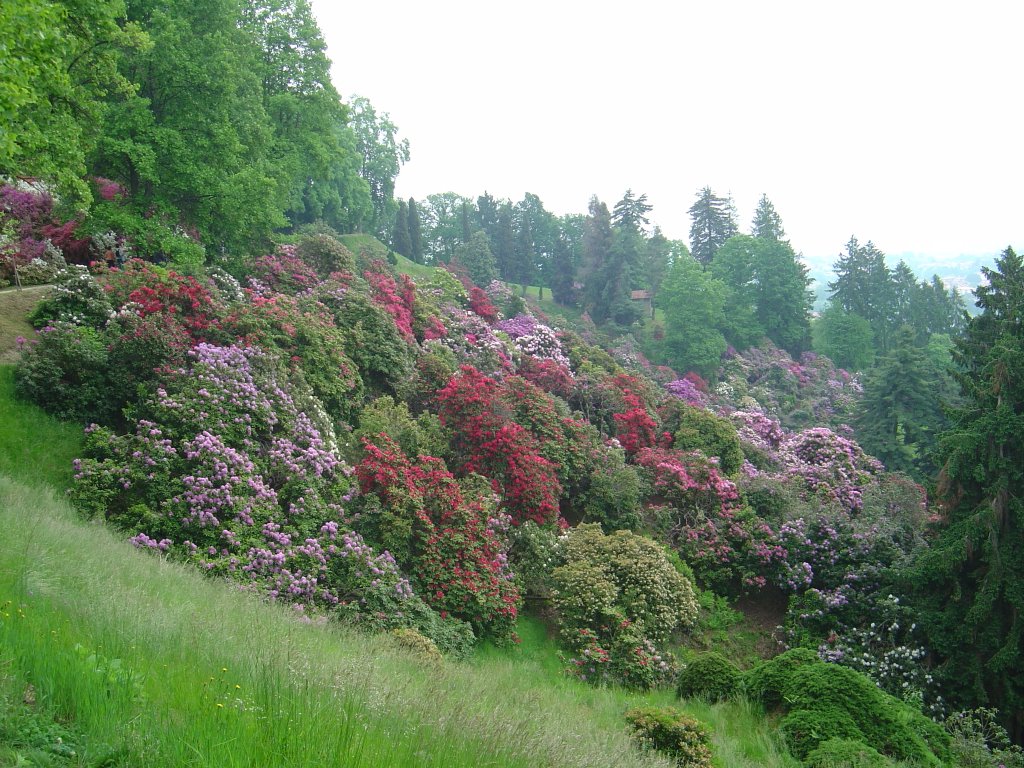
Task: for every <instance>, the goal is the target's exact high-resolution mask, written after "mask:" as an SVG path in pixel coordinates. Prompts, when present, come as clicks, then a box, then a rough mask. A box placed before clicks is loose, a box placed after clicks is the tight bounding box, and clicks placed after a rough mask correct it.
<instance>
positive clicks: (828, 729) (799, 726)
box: [780, 709, 864, 760]
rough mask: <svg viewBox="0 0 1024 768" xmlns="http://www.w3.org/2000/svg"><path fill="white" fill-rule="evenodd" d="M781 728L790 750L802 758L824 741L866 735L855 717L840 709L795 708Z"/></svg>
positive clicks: (853, 738) (848, 739)
mask: <svg viewBox="0 0 1024 768" xmlns="http://www.w3.org/2000/svg"><path fill="white" fill-rule="evenodd" d="M780 729H781V730H782V734H783V736H784V737H785V739H786V745H787V746H788V747H789V751H790V752H792V753H793V754H794V755H795V756H796V757H798V758H800V759H801V760H806V759H807V757H808V755H809V754H810V752H811V750H813V749H815V748H816V747H817V746H818V745H819V744H821V743H823V742H825V741H831V740H844V741H857V742H861V741H862V740H863V738H864V734H862V733H861V731H860V729H859V728H858V727H857V724H856V723H855V722H854V720H853V718H852V717H850V715H849V713H847V712H845V711H843V710H841V709H829V710H826V711H821V710H817V709H813V710H809V709H797V710H793V711H792V712H790V713H789V714H788V715H786V716H785V717H784V718H783V719H782V722H781V723H780Z"/></svg>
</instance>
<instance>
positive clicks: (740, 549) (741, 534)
mask: <svg viewBox="0 0 1024 768" xmlns="http://www.w3.org/2000/svg"><path fill="white" fill-rule="evenodd" d="M636 461H637V463H638V464H639V465H640V466H641V467H643V468H644V469H645V470H646V471H647V476H648V482H649V483H650V487H651V488H652V492H653V493H652V499H653V500H655V501H656V502H658V503H660V506H655V507H654V508H653V509H652V510H651V513H652V516H653V517H654V520H655V524H656V526H657V527H658V528H660V529H661V532H662V535H663V536H665V537H666V538H668V540H669V541H670V542H672V544H673V545H674V546H675V547H677V548H678V549H679V552H680V554H681V555H682V556H683V559H684V560H685V561H686V562H687V563H689V564H690V565H691V567H693V569H694V572H695V573H696V574H697V577H698V578H699V579H700V580H701V581H702V582H703V583H704V584H705V585H708V586H714V587H715V588H716V589H719V590H722V591H726V592H735V591H737V590H739V591H743V590H750V589H759V588H761V587H764V586H765V585H766V584H767V583H768V581H769V576H771V574H772V573H773V571H774V569H775V568H776V567H777V564H778V563H779V562H780V561H782V560H783V559H784V558H785V556H786V552H785V550H784V549H783V548H782V547H780V546H779V545H778V544H777V543H776V542H775V541H774V531H773V530H772V527H771V526H770V525H769V524H768V523H767V522H766V521H764V520H762V519H761V518H759V517H757V515H756V514H755V513H754V512H753V511H752V510H751V509H750V508H749V507H747V506H745V505H743V504H742V503H741V501H740V495H739V490H738V489H737V487H736V485H735V483H733V482H732V481H731V480H730V479H728V478H727V477H724V476H723V475H722V474H721V473H720V472H719V471H718V468H717V467H715V465H714V464H712V463H711V462H709V461H708V460H707V459H706V458H704V457H703V456H701V455H700V454H698V453H689V454H687V453H682V452H680V451H671V450H664V449H645V450H643V451H641V452H640V453H638V454H637V457H636Z"/></svg>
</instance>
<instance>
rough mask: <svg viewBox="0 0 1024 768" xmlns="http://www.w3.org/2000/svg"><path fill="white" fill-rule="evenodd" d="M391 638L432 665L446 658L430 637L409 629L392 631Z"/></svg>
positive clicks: (403, 628)
mask: <svg viewBox="0 0 1024 768" xmlns="http://www.w3.org/2000/svg"><path fill="white" fill-rule="evenodd" d="M391 637H393V638H394V639H395V642H396V643H398V645H399V646H400V647H401V648H404V649H405V650H407V651H409V652H410V653H412V654H413V655H414V656H417V657H418V658H419V659H421V660H422V661H425V662H428V663H430V664H439V663H440V662H441V661H442V660H443V659H444V656H442V655H441V651H440V650H439V649H438V647H437V643H435V642H434V641H433V640H431V639H430V638H429V637H426V636H425V635H423V634H421V633H420V632H417V631H416V630H415V629H410V628H409V627H399V628H398V629H393V630H391Z"/></svg>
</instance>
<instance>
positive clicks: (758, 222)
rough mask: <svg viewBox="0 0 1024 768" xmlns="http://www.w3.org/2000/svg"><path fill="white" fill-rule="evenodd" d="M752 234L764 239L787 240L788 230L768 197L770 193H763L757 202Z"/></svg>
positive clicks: (751, 226)
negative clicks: (783, 225)
mask: <svg viewBox="0 0 1024 768" xmlns="http://www.w3.org/2000/svg"><path fill="white" fill-rule="evenodd" d="M750 234H752V235H753V236H754V237H759V238H761V239H762V240H776V241H778V242H784V241H785V240H786V230H785V229H783V227H782V217H781V216H779V214H778V212H777V211H776V210H775V206H774V205H772V201H771V200H769V199H768V195H761V199H760V200H759V201H758V203H757V210H756V211H754V220H753V221H752V222H751V224H750Z"/></svg>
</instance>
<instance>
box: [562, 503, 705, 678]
mask: <svg viewBox="0 0 1024 768" xmlns="http://www.w3.org/2000/svg"><path fill="white" fill-rule="evenodd" d="M563 554H564V557H565V565H562V566H559V567H558V568H555V570H554V572H553V573H552V580H553V582H554V587H555V589H554V598H555V607H556V609H557V611H558V617H559V629H560V630H561V634H562V639H563V641H564V642H565V643H566V644H567V645H568V646H569V647H570V648H571V649H572V650H573V652H574V653H576V654H577V657H576V658H574V659H571V660H570V663H569V667H568V671H569V672H571V673H574V674H577V675H578V676H579V677H581V678H584V679H587V680H591V681H601V680H609V681H611V682H617V683H620V684H623V685H627V686H631V687H635V688H643V689H646V688H651V687H653V686H655V685H659V684H664V683H667V682H669V681H670V680H671V676H672V675H673V674H674V664H673V662H672V659H671V657H670V656H669V655H668V654H665V653H661V652H659V651H658V648H657V645H656V644H658V643H664V642H665V641H666V640H667V639H668V638H669V636H670V634H671V633H672V632H673V631H674V630H675V629H676V628H678V627H682V626H690V625H692V624H693V622H694V620H695V619H696V617H697V610H698V608H697V601H696V598H695V596H694V590H693V584H692V583H691V582H690V580H689V579H687V578H685V577H684V576H682V575H681V574H680V573H679V572H678V571H677V570H676V569H675V568H674V567H673V565H672V564H671V563H670V562H669V561H668V559H667V558H666V557H665V552H664V550H663V549H662V548H661V546H660V545H658V544H657V543H655V542H654V541H652V540H650V539H647V538H645V537H643V536H637V535H635V534H633V533H631V532H629V531H616V532H615V533H614V534H612V535H610V536H606V535H604V533H602V532H601V526H599V525H597V524H594V523H583V524H581V525H579V526H577V527H576V528H574V529H573V530H572V531H571V532H570V533H569V535H568V537H567V538H566V540H565V544H564V548H563Z"/></svg>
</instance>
